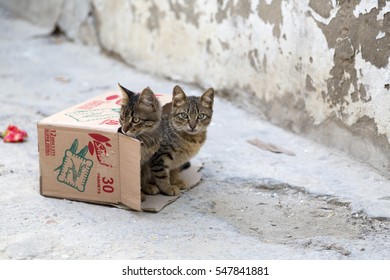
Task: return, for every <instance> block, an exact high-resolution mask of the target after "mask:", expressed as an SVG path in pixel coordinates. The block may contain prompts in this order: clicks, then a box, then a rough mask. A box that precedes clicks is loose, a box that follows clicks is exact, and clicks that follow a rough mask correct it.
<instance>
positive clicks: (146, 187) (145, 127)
mask: <svg viewBox="0 0 390 280" xmlns="http://www.w3.org/2000/svg"><path fill="white" fill-rule="evenodd" d="M118 86H119V89H120V90H121V92H122V96H123V99H122V106H121V110H120V119H119V122H120V124H121V128H120V129H121V132H122V133H123V134H126V135H128V136H130V137H133V138H135V139H137V140H139V141H140V142H141V189H142V191H143V192H144V193H153V190H155V189H156V186H154V185H151V184H150V181H151V179H152V176H151V172H150V165H149V160H150V158H151V156H152V155H153V154H154V153H155V152H157V150H158V148H159V147H160V141H161V132H160V123H161V106H160V103H159V101H158V100H157V98H156V97H155V95H154V93H153V92H152V90H151V89H150V88H145V89H144V90H143V91H142V92H141V93H140V94H135V93H134V92H132V91H130V90H128V89H127V88H125V87H122V86H121V85H120V84H119V83H118Z"/></svg>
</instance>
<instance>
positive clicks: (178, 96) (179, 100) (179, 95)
mask: <svg viewBox="0 0 390 280" xmlns="http://www.w3.org/2000/svg"><path fill="white" fill-rule="evenodd" d="M172 95H173V96H172V106H173V107H180V106H183V105H184V104H185V103H186V100H187V96H186V94H185V93H184V91H183V90H182V88H181V87H179V86H178V85H176V86H175V87H174V88H173V93H172Z"/></svg>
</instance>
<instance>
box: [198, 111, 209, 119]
mask: <svg viewBox="0 0 390 280" xmlns="http://www.w3.org/2000/svg"><path fill="white" fill-rule="evenodd" d="M206 117H207V116H206V115H205V114H202V113H200V114H199V115H198V119H200V120H204V119H205V118H206Z"/></svg>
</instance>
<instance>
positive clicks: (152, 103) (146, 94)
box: [138, 87, 159, 111]
mask: <svg viewBox="0 0 390 280" xmlns="http://www.w3.org/2000/svg"><path fill="white" fill-rule="evenodd" d="M138 105H139V106H142V107H143V108H145V109H146V110H151V111H157V109H158V107H159V103H158V100H157V98H156V96H155V95H154V93H153V91H152V90H151V89H150V88H149V87H147V88H145V89H144V90H143V91H142V92H141V95H140V96H139V100H138Z"/></svg>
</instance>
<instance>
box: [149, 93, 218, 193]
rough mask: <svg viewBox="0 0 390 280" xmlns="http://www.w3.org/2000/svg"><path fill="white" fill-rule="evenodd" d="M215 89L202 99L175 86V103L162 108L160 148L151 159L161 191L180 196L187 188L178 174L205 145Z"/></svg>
mask: <svg viewBox="0 0 390 280" xmlns="http://www.w3.org/2000/svg"><path fill="white" fill-rule="evenodd" d="M213 102H214V89H212V88H210V89H208V90H207V91H206V92H205V93H203V95H202V96H201V97H196V96H188V97H187V96H186V94H185V93H184V91H183V90H182V89H181V88H180V87H179V86H175V88H174V89H173V96H172V103H168V104H166V105H165V106H164V107H163V115H162V123H161V132H162V139H161V145H160V148H159V149H158V151H157V153H156V154H155V155H153V157H152V158H151V161H150V163H151V171H152V174H153V176H154V179H155V183H156V185H157V186H158V188H159V190H160V191H161V192H162V193H164V194H166V195H179V194H180V189H183V188H185V187H186V185H185V183H184V182H183V181H182V180H180V179H179V177H178V174H179V172H180V168H181V166H182V165H183V164H185V163H186V162H188V161H189V160H190V159H191V158H192V157H194V156H195V155H196V154H197V153H198V152H199V150H200V148H201V147H202V145H203V144H204V142H205V141H206V130H207V127H208V125H209V124H210V122H211V117H212V115H213Z"/></svg>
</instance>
